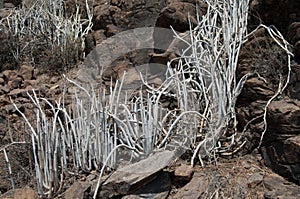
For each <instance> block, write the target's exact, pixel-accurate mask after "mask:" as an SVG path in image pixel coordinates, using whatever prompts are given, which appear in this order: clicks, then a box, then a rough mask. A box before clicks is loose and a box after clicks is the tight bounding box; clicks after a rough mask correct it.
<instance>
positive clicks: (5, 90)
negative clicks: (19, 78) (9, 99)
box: [0, 85, 10, 93]
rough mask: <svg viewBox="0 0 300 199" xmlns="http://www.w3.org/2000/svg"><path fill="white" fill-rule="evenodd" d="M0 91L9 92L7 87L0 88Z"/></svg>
mask: <svg viewBox="0 0 300 199" xmlns="http://www.w3.org/2000/svg"><path fill="white" fill-rule="evenodd" d="M0 89H1V91H2V92H4V93H9V91H10V89H9V87H8V85H4V86H0Z"/></svg>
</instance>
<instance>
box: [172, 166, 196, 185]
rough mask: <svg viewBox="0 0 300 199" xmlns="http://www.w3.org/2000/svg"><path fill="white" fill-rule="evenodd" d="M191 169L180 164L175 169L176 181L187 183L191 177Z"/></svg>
mask: <svg viewBox="0 0 300 199" xmlns="http://www.w3.org/2000/svg"><path fill="white" fill-rule="evenodd" d="M193 173H194V171H193V168H192V167H191V166H190V165H186V164H182V165H180V166H179V167H177V168H176V169H175V173H174V175H175V177H176V180H182V181H189V180H191V178H192V176H193Z"/></svg>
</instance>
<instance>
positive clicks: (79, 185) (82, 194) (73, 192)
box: [64, 182, 91, 199]
mask: <svg viewBox="0 0 300 199" xmlns="http://www.w3.org/2000/svg"><path fill="white" fill-rule="evenodd" d="M90 188H91V184H90V183H89V182H75V183H74V184H72V186H71V187H70V188H68V189H67V191H65V193H64V198H66V199H68V198H72V199H73V198H74V199H83V198H88V194H89V189H90Z"/></svg>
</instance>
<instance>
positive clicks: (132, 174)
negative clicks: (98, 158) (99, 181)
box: [100, 151, 175, 198]
mask: <svg viewBox="0 0 300 199" xmlns="http://www.w3.org/2000/svg"><path fill="white" fill-rule="evenodd" d="M173 158H175V152H174V151H162V152H157V153H155V154H153V155H151V156H149V157H148V158H146V159H144V160H141V161H139V162H137V163H134V164H131V165H129V166H126V167H123V168H121V169H118V170H117V171H116V172H114V173H113V174H112V175H111V176H110V177H109V178H108V180H107V181H106V182H104V184H103V185H102V187H101V192H100V197H101V198H107V197H108V198H109V197H113V196H120V195H128V194H130V193H132V192H134V191H135V190H138V189H140V188H141V187H143V186H145V185H146V184H148V183H150V182H151V181H152V180H154V179H155V178H157V176H158V175H159V174H160V171H161V170H162V169H163V168H165V167H167V166H168V165H169V164H170V162H171V161H172V160H173Z"/></svg>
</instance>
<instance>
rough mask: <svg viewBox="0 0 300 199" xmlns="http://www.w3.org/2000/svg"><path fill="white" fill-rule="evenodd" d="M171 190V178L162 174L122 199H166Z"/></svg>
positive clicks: (165, 173)
mask: <svg viewBox="0 0 300 199" xmlns="http://www.w3.org/2000/svg"><path fill="white" fill-rule="evenodd" d="M170 189H171V177H170V175H169V174H168V173H167V172H163V173H162V174H161V175H159V176H158V177H157V178H156V179H154V180H153V181H152V182H150V183H149V184H146V185H145V186H144V187H142V188H141V189H139V190H138V191H136V192H134V193H133V194H131V195H127V196H124V197H122V199H142V198H151V199H164V198H167V197H168V195H169V192H170Z"/></svg>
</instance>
